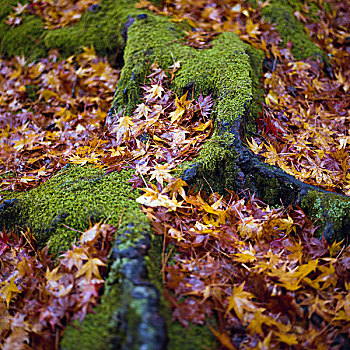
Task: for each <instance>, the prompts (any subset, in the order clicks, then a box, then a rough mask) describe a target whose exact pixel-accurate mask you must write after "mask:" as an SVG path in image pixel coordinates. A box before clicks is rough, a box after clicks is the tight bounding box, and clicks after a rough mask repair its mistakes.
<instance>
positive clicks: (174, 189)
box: [163, 178, 187, 200]
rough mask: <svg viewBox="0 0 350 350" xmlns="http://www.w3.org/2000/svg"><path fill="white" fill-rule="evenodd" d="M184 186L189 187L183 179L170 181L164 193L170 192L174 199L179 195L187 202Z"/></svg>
mask: <svg viewBox="0 0 350 350" xmlns="http://www.w3.org/2000/svg"><path fill="white" fill-rule="evenodd" d="M184 186H187V183H186V182H185V181H184V180H182V179H181V178H178V179H175V180H173V181H170V182H169V183H168V184H167V185H166V187H165V188H164V190H163V193H167V192H169V191H170V195H171V197H172V198H173V199H174V198H176V195H177V194H179V195H180V196H181V197H182V198H183V199H184V200H186V192H185V190H184Z"/></svg>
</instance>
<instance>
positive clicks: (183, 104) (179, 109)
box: [169, 91, 191, 123]
mask: <svg viewBox="0 0 350 350" xmlns="http://www.w3.org/2000/svg"><path fill="white" fill-rule="evenodd" d="M187 93H188V91H187V92H186V93H185V94H184V95H183V96H181V98H180V99H178V98H177V96H176V100H175V106H176V110H175V111H174V112H171V113H170V115H169V116H170V117H171V123H174V122H175V121H177V120H178V119H180V118H181V117H182V116H183V114H184V113H185V111H186V108H187V107H188V106H189V105H190V104H191V101H186V99H187Z"/></svg>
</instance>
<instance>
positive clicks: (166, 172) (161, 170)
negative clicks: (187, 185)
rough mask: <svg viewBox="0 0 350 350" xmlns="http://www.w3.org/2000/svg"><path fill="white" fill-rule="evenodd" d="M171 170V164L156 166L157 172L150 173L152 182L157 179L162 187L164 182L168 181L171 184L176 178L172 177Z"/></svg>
mask: <svg viewBox="0 0 350 350" xmlns="http://www.w3.org/2000/svg"><path fill="white" fill-rule="evenodd" d="M170 171H171V169H169V164H164V165H159V164H157V165H156V166H155V170H153V171H150V174H151V178H150V181H152V180H153V179H156V180H157V181H158V182H159V183H160V185H161V186H162V187H163V182H164V181H167V182H170V181H172V180H173V179H174V178H173V177H172V176H171V175H170Z"/></svg>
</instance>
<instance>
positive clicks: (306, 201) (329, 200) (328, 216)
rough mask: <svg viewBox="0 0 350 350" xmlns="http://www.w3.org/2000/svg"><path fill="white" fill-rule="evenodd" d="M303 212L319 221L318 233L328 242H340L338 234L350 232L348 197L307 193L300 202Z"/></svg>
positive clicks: (341, 237) (315, 192)
mask: <svg viewBox="0 0 350 350" xmlns="http://www.w3.org/2000/svg"><path fill="white" fill-rule="evenodd" d="M302 207H303V208H304V209H305V212H306V213H307V214H308V215H309V216H311V217H313V218H314V219H317V220H319V221H318V223H319V225H320V229H319V232H320V234H323V235H324V237H325V238H326V239H327V240H328V241H334V240H337V241H340V240H341V239H344V236H342V235H340V234H339V232H350V197H345V196H339V195H336V194H331V193H322V192H318V191H309V192H308V194H307V195H306V196H305V197H304V198H303V200H302Z"/></svg>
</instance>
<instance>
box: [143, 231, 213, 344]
mask: <svg viewBox="0 0 350 350" xmlns="http://www.w3.org/2000/svg"><path fill="white" fill-rule="evenodd" d="M170 248H171V245H169V246H168V247H167V249H166V254H168V253H169V252H170ZM162 250H163V236H159V235H155V236H153V238H152V246H151V250H150V253H149V257H148V259H147V262H148V271H149V279H150V281H151V282H152V283H153V284H154V285H155V286H156V287H157V289H158V290H162V289H163V285H162V276H161V272H160V271H161V268H162V260H161V256H162ZM175 254H176V249H175V250H173V253H172V254H171V256H169V260H168V263H169V264H171V261H172V257H173V256H174V255H175ZM160 312H161V314H162V316H163V317H164V318H165V320H166V324H167V333H168V337H169V343H168V346H167V349H168V350H192V349H198V350H212V349H216V348H217V341H216V338H215V336H214V335H213V333H212V332H211V331H210V329H209V328H208V326H207V325H193V324H190V325H189V327H188V328H187V329H186V328H185V327H183V326H182V325H181V324H180V323H179V322H178V321H173V320H172V312H171V309H170V306H169V303H168V302H167V300H166V299H165V297H164V295H163V294H161V298H160ZM206 322H207V323H209V324H210V325H211V326H212V327H214V328H215V326H216V321H215V320H214V319H213V318H211V319H208V320H206Z"/></svg>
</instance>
